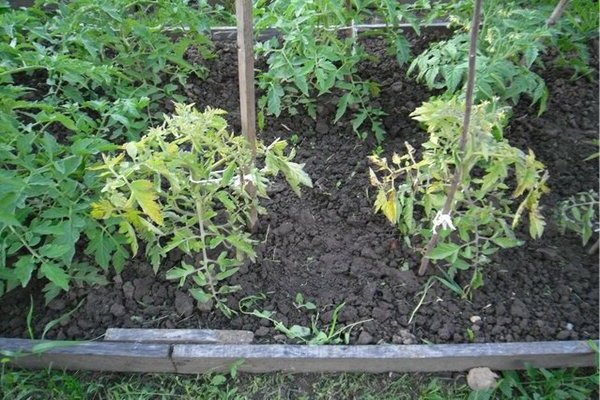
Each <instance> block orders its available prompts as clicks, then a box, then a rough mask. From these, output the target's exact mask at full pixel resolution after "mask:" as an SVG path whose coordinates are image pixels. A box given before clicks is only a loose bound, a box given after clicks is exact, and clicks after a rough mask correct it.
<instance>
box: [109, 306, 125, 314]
mask: <svg viewBox="0 0 600 400" xmlns="http://www.w3.org/2000/svg"><path fill="white" fill-rule="evenodd" d="M110 313H111V314H112V315H114V316H115V317H122V316H123V315H125V307H123V304H118V303H115V304H113V305H112V306H110Z"/></svg>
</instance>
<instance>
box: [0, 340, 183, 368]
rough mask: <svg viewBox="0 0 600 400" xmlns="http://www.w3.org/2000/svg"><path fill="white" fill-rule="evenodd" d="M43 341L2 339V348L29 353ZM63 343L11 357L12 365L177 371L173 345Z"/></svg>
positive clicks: (0, 347)
mask: <svg viewBox="0 0 600 400" xmlns="http://www.w3.org/2000/svg"><path fill="white" fill-rule="evenodd" d="M43 342H52V341H41V340H28V339H8V338H0V351H10V352H14V353H28V352H31V351H32V349H33V347H34V346H36V345H39V344H40V343H43ZM59 343H61V344H64V346H61V347H57V348H53V349H50V350H47V351H44V352H41V353H38V354H31V355H25V356H18V357H15V358H12V360H11V364H13V365H15V366H18V367H23V368H48V367H53V368H59V369H70V370H89V371H118V372H176V371H175V367H174V365H173V362H172V361H171V358H170V354H171V346H169V345H165V344H140V343H116V342H75V341H73V342H59Z"/></svg>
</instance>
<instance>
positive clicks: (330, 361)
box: [172, 341, 595, 374]
mask: <svg viewBox="0 0 600 400" xmlns="http://www.w3.org/2000/svg"><path fill="white" fill-rule="evenodd" d="M172 357H173V362H174V363H175V367H176V369H177V372H178V373H190V374H193V373H202V372H209V371H227V370H228V368H229V366H230V365H232V364H233V363H234V362H236V361H239V360H244V363H242V364H241V365H240V367H239V370H240V371H244V372H272V371H285V372H292V373H309V372H374V373H380V372H391V371H394V372H440V371H465V370H468V369H471V368H474V367H489V368H491V369H494V370H513V369H523V368H524V367H525V365H526V364H527V363H528V364H531V365H533V366H535V367H546V368H553V367H585V366H593V365H594V362H595V354H594V352H593V351H592V350H591V349H590V347H589V346H588V344H587V343H586V342H582V341H577V342H575V341H571V342H531V343H499V344H492V343H490V344H447V345H444V344H441V345H404V346H396V345H391V346H390V345H373V346H299V345H230V346H222V345H175V346H174V348H173V353H172Z"/></svg>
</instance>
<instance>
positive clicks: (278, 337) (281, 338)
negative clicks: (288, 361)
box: [273, 334, 287, 343]
mask: <svg viewBox="0 0 600 400" xmlns="http://www.w3.org/2000/svg"><path fill="white" fill-rule="evenodd" d="M273 340H274V341H276V342H279V343H284V342H285V341H286V340H287V336H285V335H282V334H279V335H275V336H273Z"/></svg>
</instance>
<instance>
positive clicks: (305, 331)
mask: <svg viewBox="0 0 600 400" xmlns="http://www.w3.org/2000/svg"><path fill="white" fill-rule="evenodd" d="M264 299H266V296H265V295H264V294H259V295H256V296H248V297H244V298H243V299H241V300H240V302H239V309H240V311H241V312H242V313H243V314H247V315H254V316H255V317H258V318H262V319H266V320H268V321H271V322H272V323H273V326H274V327H275V329H277V330H278V331H279V332H281V333H283V334H285V335H286V336H287V337H288V338H289V339H292V340H297V341H299V342H301V343H304V344H340V343H345V344H348V343H349V341H350V333H351V331H352V329H353V328H354V327H355V326H357V325H359V324H362V323H364V322H368V321H371V319H369V320H363V321H359V322H354V323H351V324H348V325H344V326H341V327H339V326H338V316H339V313H340V311H341V310H342V308H344V305H345V303H342V304H339V305H337V306H335V308H334V309H333V313H332V315H331V322H330V323H329V325H328V326H326V327H324V328H321V327H320V326H319V322H318V321H319V313H318V312H316V314H313V315H312V316H311V326H310V327H307V326H301V325H292V326H291V327H288V326H286V325H285V324H283V323H282V322H281V321H278V320H277V319H275V317H274V315H275V312H273V311H267V310H262V311H259V310H257V309H252V311H250V309H251V308H253V307H254V306H256V305H257V303H258V302H259V301H262V300H264ZM299 301H302V302H303V301H304V297H303V296H302V298H301V299H300V298H299V297H298V295H297V296H296V303H298V302H299ZM307 304H309V306H308V307H307V306H306V305H307ZM302 305H303V306H304V307H299V306H298V305H296V307H297V308H298V309H300V308H304V309H306V310H307V311H311V310H315V309H316V306H314V303H310V302H304V303H303V304H302ZM312 306H314V308H312Z"/></svg>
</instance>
